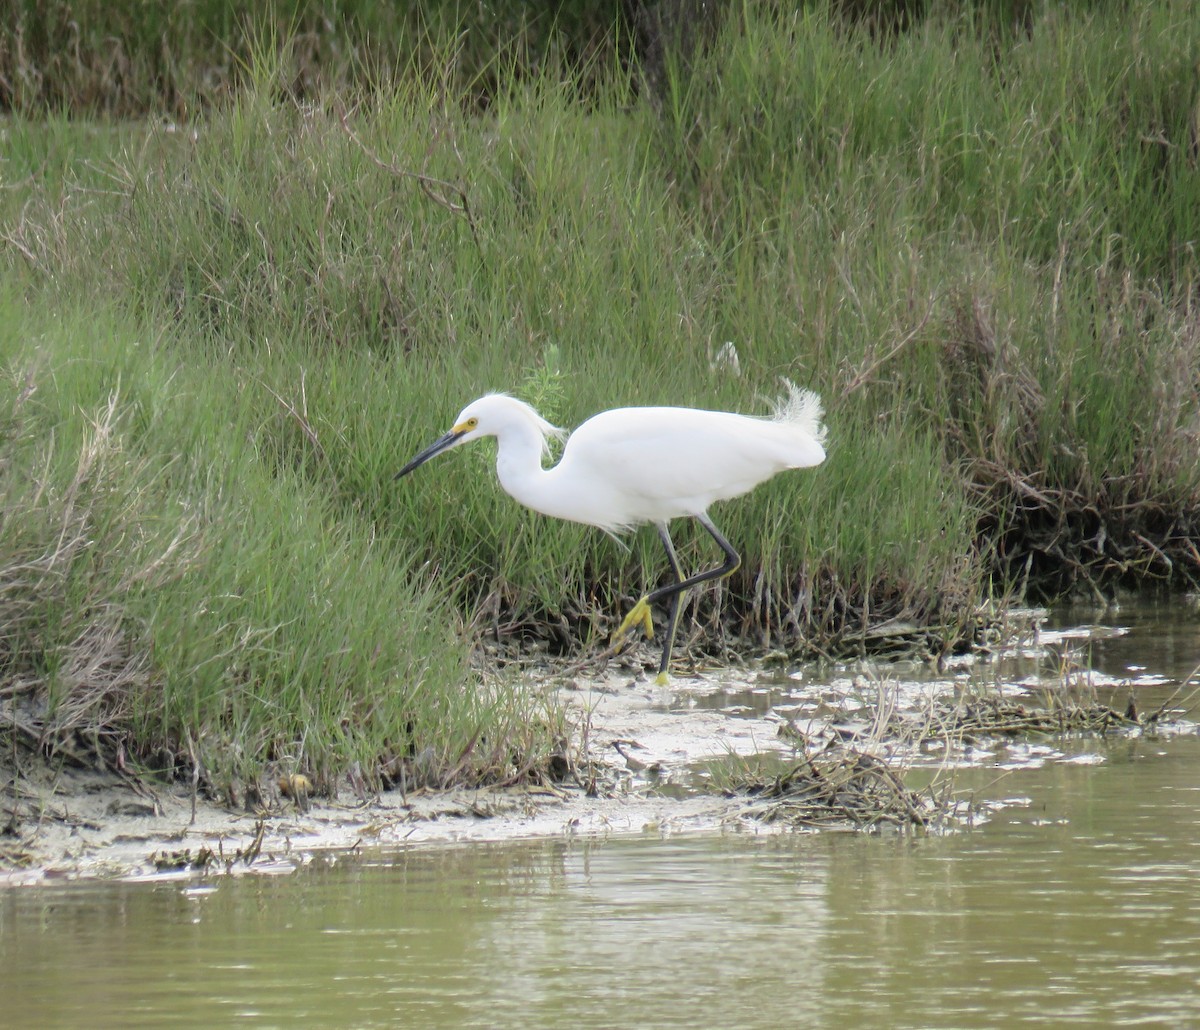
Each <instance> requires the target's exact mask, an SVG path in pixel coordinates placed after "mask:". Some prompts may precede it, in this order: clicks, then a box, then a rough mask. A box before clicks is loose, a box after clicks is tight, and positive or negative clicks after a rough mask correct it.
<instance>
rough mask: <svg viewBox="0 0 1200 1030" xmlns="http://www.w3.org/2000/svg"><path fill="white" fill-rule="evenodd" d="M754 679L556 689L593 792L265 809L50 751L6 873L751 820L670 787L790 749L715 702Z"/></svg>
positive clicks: (17, 794)
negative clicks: (79, 763)
mask: <svg viewBox="0 0 1200 1030" xmlns="http://www.w3.org/2000/svg"><path fill="white" fill-rule="evenodd" d="M753 677H754V673H752V672H751V673H746V672H743V673H740V674H738V673H734V672H729V671H727V672H725V673H723V674H722V675H721V676H709V677H696V678H681V679H678V680H676V681H675V682H673V683H672V685H671V686H670V687H658V686H655V685H654V683H653V679H652V678H650V677H638V678H635V679H632V680H631V679H630V677H629V675H628V674H625V675H612V676H609V677H606V678H600V679H596V680H591V681H589V682H588V684H587V686H586V687H582V688H581V687H580V686H578V685H576V684H575V683H571V684H570V685H568V686H564V687H560V688H558V689H559V693H560V695H561V697H562V699H563V701H564V702H565V704H566V705H567V707H568V710H569V711H570V713H571V719H572V721H573V722H574V723H575V724H576V725H577V726H578V728H579V729H578V732H579V736H580V740H581V742H582V746H583V747H584V748H585V749H586V755H587V757H588V759H589V761H590V762H591V763H592V766H593V768H594V770H596V771H597V773H598V777H599V781H600V789H599V790H598V791H595V792H589V791H588V790H586V789H585V788H584V785H583V784H573V783H567V784H562V785H555V786H535V787H528V786H525V787H509V788H471V789H465V788H464V789H457V790H450V791H417V792H413V791H410V792H407V793H404V792H401V791H399V790H391V791H385V792H383V793H381V794H379V795H377V796H374V797H372V798H370V799H368V800H367V801H365V802H362V803H360V802H358V800H357V799H356V798H354V797H353V795H352V794H350V792H349V791H348V790H347V791H343V792H342V795H341V798H340V799H338V800H333V801H331V800H328V799H324V798H313V799H311V800H309V801H307V802H306V803H304V804H297V803H296V802H294V801H288V800H287V799H286V798H284V799H280V802H279V804H277V805H276V806H275V811H274V812H273V813H272V814H271V815H268V816H266V817H259V816H258V815H256V814H253V813H250V812H236V811H231V810H230V809H228V808H226V807H225V806H222V805H218V804H215V803H213V802H211V801H207V800H205V799H204V798H203V797H195V798H194V797H193V795H192V792H191V789H190V786H189V785H188V784H185V783H173V784H160V783H154V782H151V781H148V780H143V779H135V778H133V777H126V776H121V775H118V774H116V773H111V772H99V771H87V770H79V769H68V770H61V771H53V770H51V769H49V768H48V767H47V766H45V765H44V764H39V765H38V766H37V767H35V768H32V769H28V770H26V769H23V770H22V772H21V775H20V777H19V778H17V779H16V780H15V781H14V778H13V776H12V773H11V770H5V772H6V775H5V779H6V780H7V781H8V783H9V788H8V790H7V791H6V792H5V809H6V811H7V812H8V813H10V814H9V824H10V828H9V831H8V832H7V833H6V834H5V835H4V836H3V837H0V886H20V885H30V884H39V883H48V882H61V881H66V880H80V879H90V878H136V879H141V878H146V877H155V876H180V875H198V874H201V873H207V874H220V873H229V874H237V873H269V872H287V871H290V870H292V869H295V868H297V867H298V866H300V865H302V864H303V863H304V862H305V861H306V859H307V856H309V855H311V854H312V853H313V852H314V851H318V850H330V849H335V850H345V849H355V848H366V847H371V848H374V847H380V848H395V847H411V846H414V845H419V844H437V843H448V844H449V843H465V842H483V841H511V840H520V839H527V838H535V837H536V838H545V837H557V836H573V835H601V836H603V835H611V834H636V833H653V834H670V833H678V832H700V831H718V830H721V829H724V828H733V827H738V826H742V825H744V824H743V821H742V820H741V819H740V817H739V809H740V807H741V802H739V801H738V800H737V799H730V798H725V797H721V796H717V795H714V794H695V793H692V792H688V791H685V790H683V789H682V788H680V789H671V788H672V785H674V784H675V783H676V781H677V780H678V778H679V777H681V776H684V775H686V771H687V770H688V769H689V767H692V766H694V765H695V764H696V763H700V762H704V761H706V760H711V759H719V758H722V757H725V756H728V755H732V754H737V755H750V754H756V753H760V752H763V751H766V750H772V749H778V750H780V751H788V750H789V744H788V742H787V740H786V739H784V738H781V737H780V736H779V734H778V727H779V720H778V719H777V718H776V717H774V716H772V715H768V716H766V717H755V718H746V717H744V713H742V712H739V711H734V712H730V711H728V710H720V709H717V708H713V707H708V706H706V705H705V703H704V702H703V699H704V698H706V697H711V696H712V695H713V694H720V695H721V696H728V694H729V693H730V692H736V691H740V690H745V689H753ZM734 707H735V709H736V706H734ZM347 799H348V800H347ZM14 812H15V815H14V814H12V813H14ZM764 832H765V831H764Z"/></svg>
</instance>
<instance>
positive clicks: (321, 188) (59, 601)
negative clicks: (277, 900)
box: [0, 0, 1200, 802]
mask: <svg viewBox="0 0 1200 1030" xmlns="http://www.w3.org/2000/svg"><path fill="white" fill-rule="evenodd" d="M363 6H364V9H363V10H361V11H360V10H357V9H356V8H354V5H350V6H346V5H342V7H341V8H339V10H341V11H342V14H341V15H339V17H338V18H330V19H326V20H324V21H322V20H320V19H317V20H316V21H311V20H305V19H306V18H308V15H303V16H300V15H297V18H293V19H291V20H288V19H287V18H280V19H279V21H278V22H269V23H268V22H263V21H259V22H256V23H252V22H247V21H243V20H241V19H240V18H237V17H234V16H233V15H232V14H230V13H229V11H228V10H227V8H226V7H225V5H217V4H208V5H204V4H199V5H188V6H187V7H182V8H177V9H176V8H172V9H173V10H176V12H177V13H175V14H172V15H171V16H170V17H169V18H168V19H167V21H166V22H165V23H164V24H162V25H159V26H157V27H155V26H154V24H153V23H152V22H153V19H152V18H148V20H147V22H146V24H145V25H141V24H140V23H139V22H137V21H136V20H135V19H134V17H133V16H132V14H130V13H128V12H125V13H121V12H120V11H115V13H113V12H110V13H109V14H107V15H105V17H109V18H112V19H115V20H114V21H113V22H112V23H111V24H108V25H104V24H103V22H101V25H100V27H98V28H97V29H96V35H95V36H93V37H88V36H85V35H79V33H80V32H81V30H79V29H78V28H69V31H68V27H65V26H66V23H64V24H63V25H56V24H54V23H52V22H44V23H39V22H37V19H38V17H39V10H40V8H39V7H38V6H37V5H32V4H31V5H27V6H22V5H19V4H18V5H17V7H18V16H17V17H16V18H14V20H13V21H12V23H11V24H9V25H7V26H5V27H3V28H0V38H2V40H3V45H2V46H0V81H2V82H3V83H4V84H5V85H4V87H3V90H0V102H3V103H4V104H5V105H6V106H7V108H8V114H7V115H6V117H5V119H4V121H3V123H2V125H0V133H2V138H3V154H4V161H3V165H2V166H0V176H2V177H3V190H0V262H2V263H3V282H4V285H3V286H2V287H0V365H2V373H0V374H2V377H3V378H2V380H0V634H2V635H0V706H2V707H0V711H2V712H3V715H4V725H5V731H6V736H8V737H9V738H11V739H12V741H14V743H13V745H12V747H13V749H14V751H13V753H15V749H16V748H17V746H18V745H17V743H16V742H21V743H20V746H21V747H24V746H26V745H29V746H32V747H34V748H36V749H38V750H40V751H42V752H43V753H45V754H49V755H55V754H58V755H59V756H60V757H61V756H67V755H71V754H76V755H79V756H81V758H80V760H88V761H94V760H99V761H103V762H105V763H107V764H110V765H121V764H123V763H130V764H134V763H136V764H137V765H139V766H141V767H152V768H162V769H167V770H174V769H180V770H182V769H184V768H186V769H189V770H191V769H195V770H197V771H198V775H199V777H200V779H201V782H203V783H204V784H205V785H206V787H207V788H208V789H210V790H212V791H213V792H214V793H216V794H218V795H222V796H227V797H229V798H230V800H235V801H239V802H240V801H241V800H242V799H243V796H244V795H245V794H246V792H247V791H248V790H251V789H252V788H251V786H250V785H252V784H253V783H254V782H256V781H257V779H258V778H259V777H260V776H261V775H262V774H263V773H264V772H265V771H267V770H281V771H282V772H283V773H285V774H292V773H297V774H300V773H302V774H304V775H305V776H308V777H310V778H311V779H312V780H313V782H314V783H315V784H316V787H317V789H318V790H321V789H326V790H328V789H332V788H333V785H334V784H335V783H336V782H339V781H341V780H342V778H343V777H345V776H347V775H348V776H349V777H350V782H351V783H354V784H357V785H359V786H360V787H361V788H362V789H369V788H372V787H375V786H379V785H381V784H387V783H389V782H395V781H398V780H399V779H400V778H402V777H403V778H405V781H406V782H416V781H420V782H426V783H429V784H431V785H442V784H447V783H451V782H482V781H490V782H505V781H510V780H514V779H536V778H538V777H546V776H550V775H551V773H550V771H549V770H551V769H552V768H553V756H555V755H556V754H559V753H560V752H561V745H562V740H563V738H564V736H565V735H566V734H568V733H569V732H570V727H568V726H566V725H565V724H564V723H563V718H562V713H561V711H560V710H559V709H557V708H556V706H555V705H554V704H553V703H552V702H551V701H549V700H547V697H546V696H545V695H544V694H542V693H541V692H539V691H536V690H534V689H533V688H531V687H529V686H527V685H524V683H523V680H522V679H521V678H519V677H509V678H506V679H504V680H503V682H498V681H497V680H496V678H495V677H494V676H493V675H491V673H490V671H489V667H488V666H487V663H481V661H480V660H479V650H478V644H479V641H480V640H481V639H483V638H488V639H490V640H492V641H493V642H494V643H496V642H498V644H499V645H500V646H502V647H506V648H512V647H517V648H521V649H523V650H526V651H527V650H528V649H529V648H530V647H531V646H534V645H536V646H537V647H539V648H544V649H545V650H546V651H548V652H549V653H550V654H552V655H563V654H569V655H578V654H581V653H583V654H586V653H588V651H589V649H593V648H596V647H598V646H599V645H600V644H601V643H602V642H603V641H604V640H605V639H606V637H607V634H608V633H609V632H610V631H611V629H612V628H613V627H614V626H615V624H616V621H617V620H619V618H620V616H621V615H622V614H623V608H625V607H626V606H627V605H628V604H629V603H630V602H631V601H632V600H634V599H635V598H636V597H638V596H640V595H641V594H642V593H643V592H644V590H645V588H646V587H647V586H650V585H653V583H654V582H655V578H656V577H657V576H658V575H660V574H661V573H662V572H665V570H664V569H662V568H661V562H660V561H659V556H658V553H657V541H656V539H655V538H654V535H653V534H652V533H649V532H647V533H644V534H641V535H639V536H636V537H633V538H631V539H630V545H631V548H632V550H631V552H626V551H624V550H622V549H621V548H619V547H618V546H617V545H615V544H614V543H613V542H612V541H611V540H609V539H608V538H607V537H605V536H604V535H603V534H600V533H597V532H594V531H591V530H587V529H585V528H583V527H578V526H572V525H567V524H560V523H556V522H553V521H551V520H545V519H540V518H538V517H536V516H533V515H531V514H530V513H528V512H526V511H525V510H523V509H521V508H520V507H519V506H518V505H517V504H515V502H513V501H511V500H510V499H509V498H508V497H507V496H505V495H504V494H503V493H502V492H501V491H500V490H499V489H498V488H497V487H496V486H495V484H494V481H493V476H492V472H491V469H490V464H489V454H488V453H486V451H487V448H483V447H481V448H478V449H477V453H465V454H461V455H458V456H457V461H456V463H455V467H454V468H453V469H447V470H445V471H444V474H442V475H440V476H437V477H428V478H425V479H423V480H422V481H421V482H420V483H412V482H406V483H404V484H401V486H402V488H401V486H397V485H396V484H394V483H393V482H392V476H393V475H394V473H395V471H396V470H397V469H398V468H399V467H400V465H401V464H402V463H403V461H404V460H405V458H406V457H407V456H409V455H411V454H412V453H415V451H416V450H417V449H418V447H419V446H420V445H421V444H423V443H424V442H425V441H426V440H427V439H428V438H430V436H431V433H434V432H441V431H442V430H443V429H445V428H447V425H448V423H447V420H448V419H449V418H450V417H452V415H453V414H454V412H456V411H457V410H458V409H459V408H460V407H461V406H462V404H463V403H464V402H465V401H466V400H469V399H470V398H472V397H474V396H477V395H478V394H480V393H483V392H485V391H487V390H491V389H504V390H509V391H512V392H514V393H516V394H518V395H520V396H521V397H523V398H524V399H526V400H528V401H530V402H532V403H534V404H535V405H536V406H537V407H538V408H539V409H540V410H541V411H542V413H543V414H544V415H545V416H546V417H547V418H549V419H550V420H551V421H554V422H555V423H557V424H559V425H565V426H571V425H574V424H577V423H578V422H579V421H581V420H582V419H583V418H585V417H586V416H588V415H589V414H591V413H593V412H595V411H597V410H600V409H602V408H607V407H613V406H618V405H623V404H643V403H646V404H657V403H672V404H685V405H694V406H700V407H714V408H728V409H734V410H741V411H746V412H750V413H753V412H756V411H765V410H766V409H767V400H766V399H767V398H770V397H772V396H774V395H775V394H776V393H777V392H778V380H779V378H780V377H784V376H786V377H788V378H790V379H792V380H794V381H796V382H797V383H799V384H801V385H804V386H806V387H810V388H813V389H815V390H817V391H818V392H819V393H821V394H822V397H823V399H824V402H825V405H826V409H827V412H828V422H829V426H830V438H829V440H830V446H829V459H828V461H827V462H826V464H825V465H824V466H822V467H821V469H820V470H819V473H817V474H813V475H806V476H794V477H791V476H785V477H779V478H777V479H776V480H775V481H772V482H771V483H769V484H767V485H765V486H763V487H762V488H760V489H759V490H758V491H757V492H756V493H755V494H753V495H752V496H750V497H748V498H745V499H743V500H740V501H738V502H735V503H732V504H730V505H728V506H727V507H726V508H725V509H724V510H722V512H721V516H720V517H721V525H722V528H723V529H724V531H725V532H726V534H727V535H728V537H729V538H730V539H731V540H733V541H735V542H736V543H737V544H738V545H739V546H740V548H741V549H742V552H743V555H744V557H745V564H744V566H743V569H742V570H741V571H740V572H739V573H738V574H737V575H736V576H735V577H733V578H732V579H731V580H729V581H728V582H727V583H725V584H724V585H722V586H721V587H720V588H714V589H713V590H710V591H706V592H704V593H702V594H701V595H700V596H697V597H695V598H694V599H693V600H692V601H691V603H690V604H689V606H688V607H687V609H686V610H685V614H684V619H685V623H684V628H685V633H684V634H682V635H681V643H682V641H683V638H684V636H686V635H688V634H690V636H691V638H692V639H691V644H692V646H693V648H694V649H695V652H696V653H697V654H700V653H702V652H704V651H705V650H706V649H707V650H708V651H709V652H714V653H719V652H720V649H721V648H722V647H724V646H727V645H728V646H735V647H737V648H738V649H741V650H747V651H753V650H755V649H758V650H761V649H764V648H782V649H785V650H788V651H790V652H792V653H794V654H796V655H803V656H809V657H812V656H836V655H838V654H843V653H846V652H859V651H863V650H866V649H868V644H869V642H870V641H872V640H883V641H889V640H892V641H894V640H895V638H896V633H901V634H908V636H909V637H911V638H912V639H914V640H918V641H919V642H920V649H921V650H922V652H923V653H924V654H925V655H927V656H930V657H937V656H938V655H939V654H945V653H949V652H951V651H954V650H961V649H963V648H965V647H969V646H971V644H972V643H973V641H975V640H976V638H977V635H978V634H979V633H980V632H981V631H982V628H981V627H982V623H984V622H986V621H988V620H987V619H986V618H985V617H983V616H981V615H980V612H981V611H983V610H988V611H997V610H1003V607H1004V604H1005V603H1006V602H1010V601H1012V600H1014V599H1018V598H1023V597H1026V596H1033V595H1037V594H1041V595H1055V594H1059V593H1061V592H1063V591H1085V592H1087V593H1090V594H1100V595H1103V594H1105V593H1106V592H1108V591H1110V590H1111V589H1113V588H1114V587H1116V586H1118V585H1121V586H1127V585H1138V586H1144V585H1146V584H1148V583H1155V582H1167V583H1171V584H1173V585H1176V586H1179V585H1188V584H1194V582H1195V580H1196V579H1197V578H1198V576H1200V553H1198V552H1197V545H1196V540H1197V537H1198V536H1200V404H1198V400H1197V397H1198V386H1200V310H1198V308H1197V300H1196V297H1197V291H1196V288H1197V255H1196V243H1197V237H1198V235H1200V168H1198V158H1197V153H1198V151H1197V147H1198V145H1200V144H1198V141H1197V124H1198V122H1197V119H1198V118H1200V115H1198V113H1197V112H1198V111H1200V80H1198V79H1197V72H1196V68H1197V64H1196V58H1197V54H1198V53H1200V23H1198V22H1197V19H1195V18H1194V16H1193V15H1192V12H1191V10H1190V6H1189V5H1188V4H1184V3H1172V2H1166V0H1164V2H1157V3H1146V4H1140V5H1135V6H1134V7H1132V8H1131V9H1129V10H1126V11H1120V12H1118V11H1116V10H1115V9H1109V8H1107V7H1101V8H1097V9H1096V10H1095V11H1092V12H1090V13H1084V12H1082V11H1080V10H1077V9H1075V8H1057V7H1056V8H1047V9H1045V10H1044V11H1042V10H1039V11H1037V12H1033V11H1032V10H1030V11H1026V12H1025V15H1024V16H1023V17H1021V18H1020V19H1018V20H1016V21H1014V22H1012V23H1009V22H1006V21H1004V20H1003V19H1002V17H1001V16H999V15H996V14H994V11H993V8H989V7H986V5H984V6H981V7H980V8H979V9H976V8H975V7H974V6H973V5H957V4H947V5H936V4H934V5H930V10H929V11H928V12H927V13H926V14H925V15H924V16H922V17H919V18H912V19H907V20H906V19H902V20H901V21H899V22H895V23H888V24H887V25H881V24H880V23H879V22H877V21H870V20H869V21H862V20H856V19H855V18H854V17H852V16H850V15H848V14H847V13H846V11H845V9H844V7H845V5H837V4H834V5H830V6H826V5H822V4H813V5H808V6H804V7H802V8H800V9H798V10H792V9H785V5H761V6H755V5H750V6H746V7H744V8H743V7H740V6H734V5H731V6H730V7H729V8H728V9H727V10H724V13H723V15H722V16H721V17H720V18H719V19H715V20H713V21H712V23H711V24H709V23H707V22H706V23H705V24H704V25H703V26H702V27H701V28H702V31H701V30H700V29H698V30H697V31H696V32H692V33H686V34H684V33H679V32H673V31H668V29H667V27H664V24H659V23H650V22H646V21H645V20H641V21H637V20H635V21H634V22H629V23H626V22H620V23H619V25H618V28H620V27H621V26H623V27H624V29H625V30H627V31H628V32H629V33H631V35H629V37H628V39H627V40H625V37H623V36H622V35H621V32H620V31H618V30H617V29H613V30H612V33H610V34H606V33H608V31H609V29H612V26H607V25H600V26H597V25H594V24H592V23H590V22H589V23H587V24H586V25H584V24H582V23H579V24H577V23H576V22H574V21H572V20H571V19H570V18H566V19H564V21H563V22H561V23H560V24H558V25H557V26H553V25H548V24H546V23H543V22H539V21H536V20H534V21H529V20H525V21H522V20H521V19H519V18H515V17H514V18H512V19H506V18H497V19H495V20H494V21H490V22H488V24H487V25H486V26H480V25H478V24H475V23H464V24H458V23H456V22H455V21H454V19H452V18H450V17H443V16H442V15H441V13H436V16H430V17H429V18H427V19H425V20H424V21H423V22H411V23H410V22H408V21H402V20H400V19H397V20H396V21H395V22H389V21H387V20H386V19H384V20H382V21H379V20H376V21H372V20H371V17H370V16H369V15H368V13H367V11H368V8H369V10H374V9H375V8H374V7H373V6H369V5H363ZM999 6H1001V7H1003V6H1004V5H999ZM111 7H112V8H117V7H120V5H111ZM435 7H436V5H435ZM440 11H441V8H436V12H440ZM988 12H993V13H988ZM380 17H382V16H380ZM188 19H193V20H192V21H189V20H188ZM297 19H299V20H297ZM585 21H586V19H585ZM70 24H71V26H74V25H76V24H87V22H86V20H85V19H79V20H78V22H77V23H76V22H71V23H70ZM150 29H153V30H154V31H153V33H151V34H149V35H147V34H146V33H147V32H149V30H150ZM35 30H38V31H41V33H42V34H41V35H38V33H37V31H35ZM599 30H604V31H599ZM64 32H67V33H68V35H69V32H75V33H77V35H76V36H74V37H71V38H70V39H67V38H66V37H64V36H63V33H64ZM105 32H107V35H105V34H104V33H105ZM656 32H657V36H656V35H655V33H656ZM573 33H575V34H574V35H573ZM685 36H686V38H685ZM110 38H111V39H112V40H115V41H116V43H113V44H111V45H109V48H108V49H107V50H106V49H105V46H104V41H105V40H108V39H110ZM655 39H657V44H656V45H651V43H653V42H654V40H655ZM214 40H219V41H220V46H214V44H213V41H214ZM623 40H625V41H623ZM67 43H70V44H71V45H70V46H68V45H67ZM106 54H107V56H108V59H109V63H108V64H106V63H105V55H106ZM397 55H400V56H399V57H397ZM678 543H679V544H680V550H681V557H682V558H684V560H685V563H687V564H694V565H700V564H703V563H704V561H705V560H706V555H705V551H704V547H705V541H704V539H703V537H702V535H701V536H700V537H695V538H693V537H691V536H690V535H687V533H686V531H685V533H681V534H680V539H679V540H678ZM985 606H986V609H985ZM893 631H894V632H893ZM473 656H474V657H473ZM343 782H344V781H343Z"/></svg>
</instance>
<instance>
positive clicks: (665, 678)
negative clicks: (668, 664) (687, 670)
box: [654, 672, 671, 687]
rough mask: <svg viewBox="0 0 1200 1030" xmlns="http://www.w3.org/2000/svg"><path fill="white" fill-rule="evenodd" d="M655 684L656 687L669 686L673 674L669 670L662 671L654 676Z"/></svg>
mask: <svg viewBox="0 0 1200 1030" xmlns="http://www.w3.org/2000/svg"><path fill="white" fill-rule="evenodd" d="M654 685H655V686H656V687H669V686H670V685H671V674H670V673H669V672H660V673H659V674H658V675H657V676H655V677H654Z"/></svg>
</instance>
